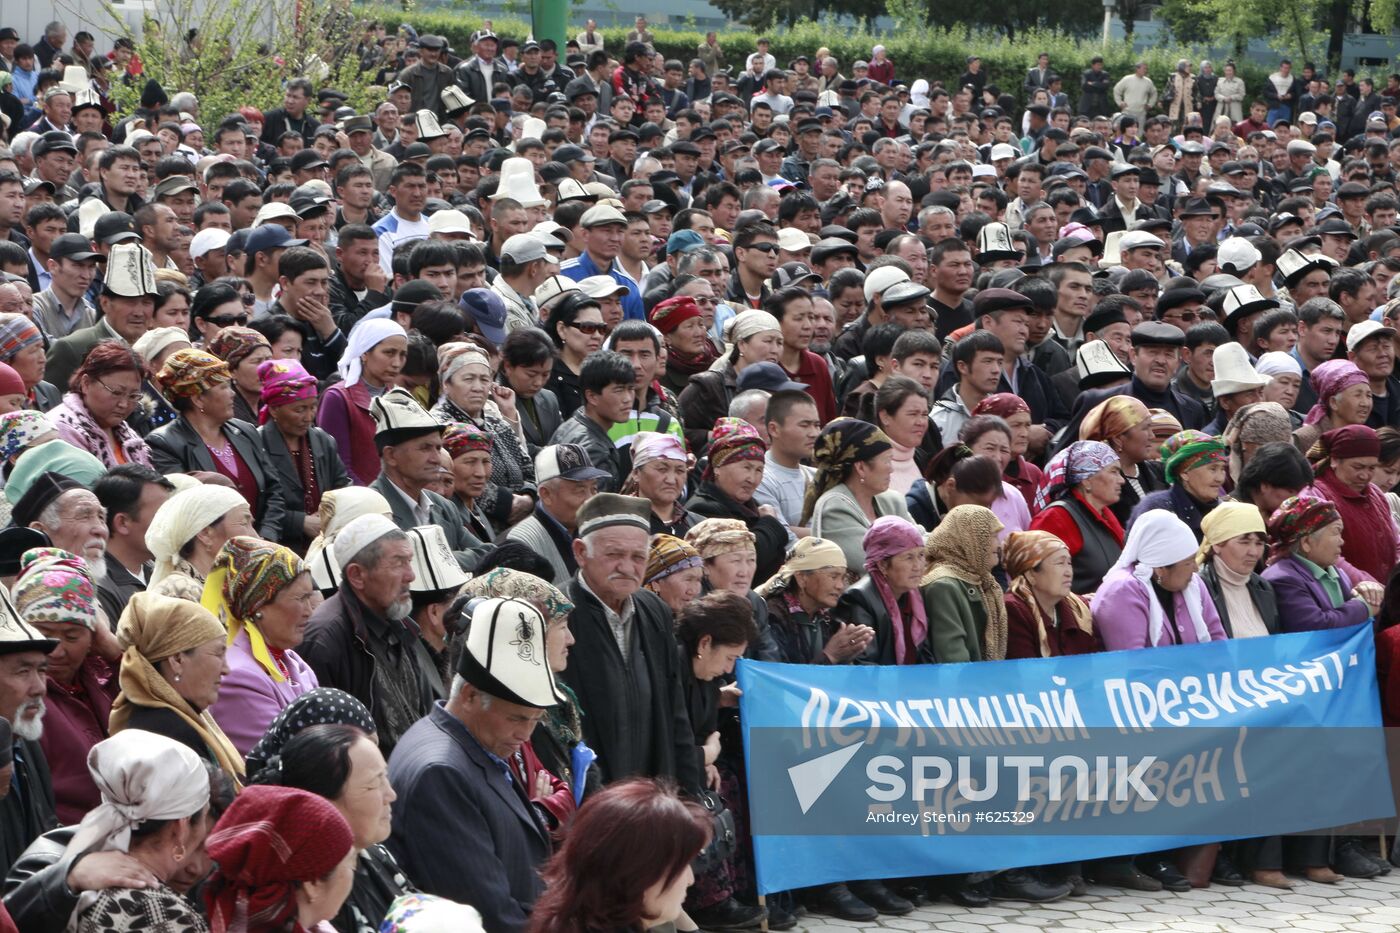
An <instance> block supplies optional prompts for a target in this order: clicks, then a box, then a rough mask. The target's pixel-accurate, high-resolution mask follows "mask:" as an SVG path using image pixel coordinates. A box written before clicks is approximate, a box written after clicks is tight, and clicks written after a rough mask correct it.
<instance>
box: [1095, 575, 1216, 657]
mask: <svg viewBox="0 0 1400 933" xmlns="http://www.w3.org/2000/svg"><path fill="white" fill-rule="evenodd" d="M1191 585H1192V586H1194V587H1196V589H1197V591H1198V592H1199V593H1200V597H1201V620H1202V621H1203V622H1205V624H1206V630H1207V631H1208V632H1209V633H1210V641H1224V640H1225V638H1226V635H1225V627H1224V626H1222V625H1221V624H1220V613H1218V612H1216V610H1215V601H1214V600H1212V599H1211V598H1210V592H1209V591H1208V590H1207V589H1206V585H1205V583H1204V582H1202V581H1201V578H1200V576H1199V575H1193V576H1192V577H1191ZM1156 598H1157V597H1156V596H1155V595H1154V594H1153V593H1152V592H1151V590H1150V588H1148V587H1144V586H1143V585H1142V584H1141V583H1139V582H1138V580H1137V578H1135V577H1134V576H1133V575H1132V574H1131V573H1129V572H1128V571H1127V570H1111V571H1109V573H1108V576H1106V577H1104V580H1103V583H1102V584H1100V586H1099V589H1098V591H1097V592H1096V593H1094V602H1093V610H1094V630H1095V631H1096V632H1098V633H1099V637H1100V638H1101V639H1102V640H1103V646H1104V648H1106V649H1108V650H1109V651H1124V650H1127V649H1130V648H1157V647H1162V646H1164V645H1173V644H1176V641H1175V639H1174V638H1173V637H1172V625H1171V621H1172V619H1174V620H1175V621H1176V630H1177V631H1179V632H1180V633H1181V644H1183V645H1194V644H1196V626H1195V625H1194V624H1192V622H1191V615H1190V613H1188V612H1187V611H1186V597H1185V596H1184V595H1182V594H1181V593H1176V594H1173V599H1172V607H1173V612H1172V619H1168V620H1166V621H1165V623H1164V624H1163V626H1162V635H1161V637H1160V638H1158V639H1157V644H1156V645H1150V644H1148V641H1147V638H1148V625H1149V624H1150V623H1149V621H1148V620H1149V618H1150V617H1151V615H1150V614H1151V604H1150V603H1149V602H1148V600H1149V599H1156Z"/></svg>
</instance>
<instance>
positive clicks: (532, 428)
mask: <svg viewBox="0 0 1400 933" xmlns="http://www.w3.org/2000/svg"><path fill="white" fill-rule="evenodd" d="M524 401H525V400H523V399H516V402H515V407H516V409H517V410H518V411H519V412H520V426H521V427H522V428H524V429H525V442H526V446H527V447H528V448H529V453H530V456H531V457H534V456H535V454H537V453H539V452H540V448H541V447H548V446H549V442H550V441H549V439H550V438H551V437H553V436H554V432H555V431H557V430H559V425H561V424H562V423H563V422H564V416H563V415H562V414H561V413H560V411H559V396H557V395H555V394H554V393H553V392H552V391H551V390H549V389H540V390H539V392H537V393H535V396H534V398H533V399H532V400H531V401H533V402H534V407H535V417H536V418H538V419H539V424H538V425H536V423H535V419H534V418H531V417H530V414H529V412H527V411H526V409H525V405H524V404H523V402H524Z"/></svg>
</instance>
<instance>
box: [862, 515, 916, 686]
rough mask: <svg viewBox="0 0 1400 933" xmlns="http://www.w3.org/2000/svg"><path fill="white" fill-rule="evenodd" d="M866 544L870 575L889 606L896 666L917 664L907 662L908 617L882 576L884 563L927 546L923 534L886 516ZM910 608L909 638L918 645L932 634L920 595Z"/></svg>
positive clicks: (876, 523) (875, 525) (868, 534)
mask: <svg viewBox="0 0 1400 933" xmlns="http://www.w3.org/2000/svg"><path fill="white" fill-rule="evenodd" d="M862 544H863V545H864V546H865V569H866V572H867V573H869V574H870V581H871V582H872V583H874V584H875V590H876V591H877V592H878V593H879V594H880V600H881V602H883V603H884V604H885V609H886V611H888V612H889V614H890V622H891V624H892V626H893V631H894V633H895V636H894V659H895V663H896V664H905V663H913V662H914V660H915V659H914V658H910V659H909V660H908V661H907V662H906V661H905V658H904V638H903V637H902V632H903V625H904V617H903V613H902V612H901V611H900V608H899V600H897V599H895V596H894V590H892V589H890V584H889V581H888V580H886V579H885V575H884V574H883V573H881V572H880V561H882V560H885V559H886V558H889V557H895V556H897V555H899V554H903V553H904V552H905V551H910V550H913V549H914V548H922V547H923V546H924V535H923V532H921V531H920V530H919V529H918V528H916V527H914V526H913V525H911V524H910V523H909V522H908V521H906V520H905V519H902V518H900V517H899V516H898V515H885V516H882V517H880V518H877V519H875V521H874V523H873V524H872V525H871V526H870V529H869V530H868V531H866V533H865V539H864V541H863V542H862ZM909 604H910V606H912V607H913V609H912V611H911V613H910V619H909V634H910V635H911V636H912V639H911V640H912V641H913V642H914V644H916V645H917V644H919V643H920V642H922V641H923V640H924V638H925V637H926V636H927V634H928V619H927V618H926V617H925V616H924V601H923V599H921V598H920V597H919V594H918V593H912V594H910V596H909Z"/></svg>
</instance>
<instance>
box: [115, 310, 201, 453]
mask: <svg viewBox="0 0 1400 933" xmlns="http://www.w3.org/2000/svg"><path fill="white" fill-rule="evenodd" d="M192 346H194V344H193V343H191V342H190V335H189V332H188V331H185V330H181V329H180V328H178V327H157V328H154V329H153V330H148V331H146V332H145V333H144V334H142V335H141V339H140V340H137V341H136V342H135V343H134V344H132V345H131V349H133V350H135V351H136V355H137V356H139V357H141V359H142V360H144V361H145V363H146V367H145V370H144V372H143V374H142V379H141V393H142V398H141V401H140V403H139V404H138V405H137V406H136V410H135V411H134V412H132V413H131V417H130V418H128V419H127V423H128V424H130V425H131V426H132V428H134V429H135V431H136V433H137V434H140V435H141V436H142V437H145V436H146V435H147V434H150V433H151V432H152V431H154V430H155V429H156V428H158V427H160V426H161V425H163V424H169V423H170V422H172V421H174V420H175V419H176V418H178V417H180V413H179V412H178V411H176V410H175V407H174V406H173V405H171V404H170V402H169V401H168V400H166V398H165V396H164V395H162V394H161V392H160V386H159V385H158V384H157V383H156V381H155V374H156V373H158V372H160V370H161V367H162V366H164V365H165V361H166V359H167V358H169V356H170V355H171V354H172V353H174V352H176V351H177V350H188V349H189V348H190V347H192Z"/></svg>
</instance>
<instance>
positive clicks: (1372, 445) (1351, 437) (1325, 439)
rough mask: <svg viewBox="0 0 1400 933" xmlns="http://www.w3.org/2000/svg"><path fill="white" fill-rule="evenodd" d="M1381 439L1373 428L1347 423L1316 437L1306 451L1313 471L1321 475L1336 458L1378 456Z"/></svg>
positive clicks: (1347, 458)
mask: <svg viewBox="0 0 1400 933" xmlns="http://www.w3.org/2000/svg"><path fill="white" fill-rule="evenodd" d="M1380 454H1381V439H1380V438H1379V437H1378V436H1377V435H1376V431H1375V429H1374V428H1371V427H1369V426H1367V425H1364V424H1348V425H1343V426H1342V427H1340V428H1333V429H1332V430H1330V431H1328V432H1326V433H1325V434H1323V435H1322V436H1321V437H1319V438H1318V439H1317V442H1316V443H1314V444H1313V445H1312V449H1310V450H1309V451H1308V462H1309V463H1311V464H1312V468H1313V473H1315V474H1317V475H1319V476H1321V475H1322V474H1323V473H1324V472H1326V471H1327V470H1328V469H1329V468H1330V467H1331V466H1332V463H1333V461H1336V460H1349V459H1351V458H1352V457H1379V456H1380Z"/></svg>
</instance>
